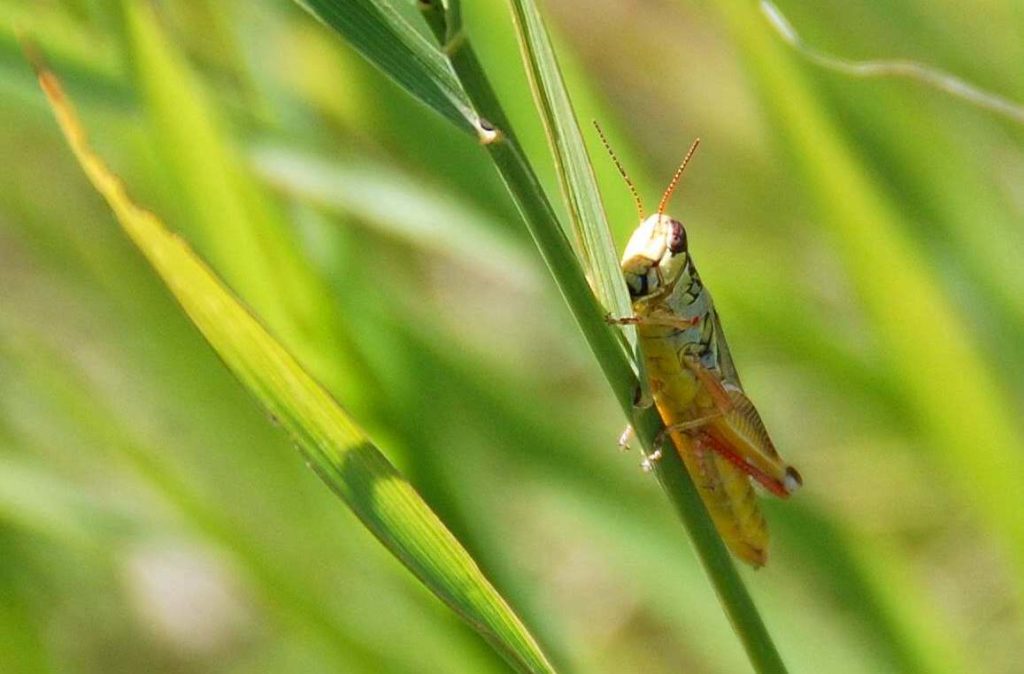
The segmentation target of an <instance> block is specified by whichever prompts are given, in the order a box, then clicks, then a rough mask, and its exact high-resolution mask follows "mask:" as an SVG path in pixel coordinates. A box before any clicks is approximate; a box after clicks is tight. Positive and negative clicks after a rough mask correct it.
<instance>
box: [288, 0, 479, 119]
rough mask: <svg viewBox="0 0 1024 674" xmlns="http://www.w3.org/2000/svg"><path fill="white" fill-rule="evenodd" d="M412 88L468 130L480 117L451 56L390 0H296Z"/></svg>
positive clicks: (371, 59) (395, 78)
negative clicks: (421, 31)
mask: <svg viewBox="0 0 1024 674" xmlns="http://www.w3.org/2000/svg"><path fill="white" fill-rule="evenodd" d="M296 2H297V3H298V4H299V5H300V6H302V7H303V9H305V10H306V11H308V12H309V13H310V14H312V15H313V16H315V17H316V18H317V19H318V20H320V21H321V22H323V23H324V24H325V25H327V26H330V27H331V28H332V29H334V30H335V31H337V32H338V33H340V34H341V35H342V37H344V38H345V39H346V40H347V41H348V42H349V44H351V45H352V46H353V47H355V49H356V50H357V51H358V52H359V53H360V54H362V55H363V56H364V57H365V58H366V59H367V60H368V61H370V62H371V63H373V64H374V65H375V66H377V67H378V68H380V69H381V70H382V71H383V72H384V73H385V74H386V75H387V76H388V77H390V78H391V79H393V80H394V81H395V82H397V83H398V84H399V85H400V86H401V87H403V88H404V89H405V90H406V91H408V92H409V93H410V94H412V95H413V96H415V97H416V98H418V99H419V100H421V101H422V102H423V103H424V104H426V105H427V106H428V107H430V108H432V109H433V110H435V111H436V112H438V113H440V114H441V115H443V116H445V117H447V118H448V119H450V120H451V121H452V122H454V123H455V125H456V126H458V127H459V128H460V129H462V130H463V131H466V132H467V133H479V131H480V118H479V116H478V115H477V114H476V112H475V111H474V109H473V106H472V104H471V103H470V102H469V98H468V97H467V96H466V93H465V91H463V89H462V85H460V84H459V82H458V80H457V79H456V78H455V75H454V74H453V73H452V70H451V66H449V65H448V60H447V59H446V58H445V57H444V55H443V54H442V53H441V51H440V50H438V49H437V47H435V46H433V45H431V44H430V43H429V42H428V41H427V40H426V39H425V38H424V37H423V36H422V35H420V34H419V33H418V32H416V30H415V29H414V28H413V27H412V26H410V25H409V24H408V23H407V22H406V21H405V19H403V18H402V17H401V16H399V14H398V13H397V12H395V10H394V9H393V8H392V7H391V6H390V5H389V4H388V3H387V2H382V1H380V0H350V1H347V2H342V1H341V0H296Z"/></svg>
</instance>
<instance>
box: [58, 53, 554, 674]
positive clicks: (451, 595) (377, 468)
mask: <svg viewBox="0 0 1024 674" xmlns="http://www.w3.org/2000/svg"><path fill="white" fill-rule="evenodd" d="M39 81H40V84H41V85H42V87H43V90H44V91H45V92H46V95H47V97H48V99H49V100H50V104H51V106H52V107H53V110H54V113H55V115H56V117H57V121H58V122H59V123H60V126H61V129H62V130H63V131H64V135H65V136H66V138H67V140H68V143H69V144H70V146H71V149H72V150H73V151H74V153H75V156H76V157H77V158H78V161H79V163H80V164H81V166H82V168H83V169H84V170H85V173H86V175H87V176H88V177H89V180H90V181H91V182H92V184H93V186H94V187H95V188H96V189H97V191H99V193H100V194H102V195H103V197H104V198H105V199H106V200H107V203H108V204H109V205H110V207H111V208H112V209H113V211H114V213H115V215H116V216H117V219H118V221H119V222H120V223H121V226H122V228H123V229H124V231H125V233H126V234H127V235H128V236H129V237H130V238H131V240H132V241H133V242H134V243H135V245H136V246H138V248H139V250H140V251H141V252H142V253H143V255H145V256H146V258H147V259H148V260H149V262H150V263H151V264H152V265H153V267H154V269H155V270H156V271H157V273H158V274H159V275H160V277H161V278H162V279H163V281H164V282H165V283H166V284H167V287H168V288H169V289H170V291H171V292H172V293H173V294H174V296H175V298H176V299H177V300H178V302H179V303H180V304H181V306H182V308H183V309H184V310H185V313H186V314H188V316H189V318H191V320H192V322H193V323H195V325H196V327H197V328H199V330H200V332H201V333H202V334H203V336H204V337H205V338H206V340H207V341H208V342H209V343H210V345H211V346H212V347H213V348H214V350H215V351H216V352H217V353H218V355H220V357H221V358H222V359H223V361H224V363H225V364H226V365H227V366H228V368H229V369H230V370H231V372H232V373H233V374H234V375H235V376H236V377H237V378H238V379H239V380H240V381H241V382H242V383H243V384H244V385H245V386H246V388H248V389H249V390H250V391H251V392H252V393H253V395H255V396H256V398H257V400H259V402H260V403H261V404H262V405H263V406H264V407H265V408H266V409H267V411H268V412H269V413H270V414H271V415H272V416H273V417H274V418H276V419H277V420H278V421H279V422H280V424H281V425H282V426H283V427H284V429H285V430H286V431H287V432H288V433H289V434H290V435H291V437H292V438H293V439H294V440H295V442H296V444H297V445H298V446H299V448H300V449H301V450H302V452H303V453H304V455H305V456H306V458H307V460H308V461H309V463H310V465H311V466H312V468H313V469H314V470H315V471H316V472H317V474H319V475H320V477H321V478H322V479H323V481H324V482H325V483H326V484H327V485H328V486H329V487H330V488H331V489H332V490H333V491H334V492H335V493H336V494H337V495H338V496H340V497H341V498H342V499H343V500H344V501H345V503H346V504H347V505H348V506H349V507H350V508H351V509H352V510H353V512H355V514H356V515H357V516H358V517H359V518H360V520H362V522H363V523H364V524H365V525H366V527H367V528H368V529H369V530H370V531H371V532H373V534H374V535H375V536H376V537H377V538H378V539H379V540H380V541H381V542H382V543H383V544H384V545H385V546H386V547H387V548H388V550H390V551H391V552H392V554H394V555H395V556H396V557H398V558H399V559H400V560H401V561H402V563H403V564H405V565H406V566H407V567H408V568H409V570H410V571H412V572H413V573H414V574H415V575H416V576H417V577H418V578H419V579H420V580H421V581H422V582H423V583H424V584H425V585H426V586H427V587H428V588H429V589H430V590H431V591H432V592H433V593H434V594H436V595H437V596H438V597H439V598H440V599H441V600H442V601H444V602H445V603H446V604H448V605H449V606H450V607H451V608H452V609H454V610H455V611H456V612H458V613H459V615H461V616H462V617H463V618H464V619H465V620H466V621H467V622H469V624H470V625H471V626H472V627H473V628H474V629H476V630H477V631H478V632H479V633H480V634H481V635H482V636H483V637H484V638H485V639H486V640H487V641H488V642H489V643H490V644H491V645H492V646H493V647H494V648H495V649H496V650H497V651H498V652H499V653H501V655H502V656H504V657H505V658H506V659H507V660H508V661H509V662H510V663H511V664H512V665H513V666H514V667H515V668H516V669H518V670H519V671H523V672H552V671H554V670H553V669H552V667H551V665H550V664H549V663H548V662H547V660H546V658H545V657H544V654H543V653H542V652H541V651H540V648H539V646H538V645H537V643H536V641H535V640H534V639H533V637H532V636H531V635H530V634H529V632H527V630H526V628H525V626H524V625H523V624H522V623H521V622H520V620H519V619H518V617H517V616H516V615H515V614H514V613H513V611H512V609H511V608H510V607H509V606H508V604H507V603H506V602H505V601H504V599H503V598H502V597H501V596H500V595H499V594H498V592H497V590H495V588H494V587H493V586H492V585H491V584H490V582H489V581H488V580H487V579H486V578H485V577H484V575H483V573H482V572H481V571H480V569H479V568H478V567H477V565H476V563H475V562H474V561H473V559H472V558H471V557H470V556H469V554H468V553H467V552H466V550H465V549H464V548H463V547H462V546H461V545H460V544H459V541H458V540H457V539H456V538H455V537H454V536H453V535H452V534H451V533H450V532H449V531H448V529H447V528H445V526H444V524H443V523H442V522H441V521H440V520H439V519H438V517H437V516H436V515H435V514H434V513H433V511H431V510H430V508H429V507H428V506H427V504H426V503H425V502H424V501H423V499H422V498H420V496H419V494H418V493H417V492H416V491H415V490H414V489H413V488H412V486H411V485H410V484H409V483H408V482H407V481H406V480H405V479H404V478H403V477H402V476H401V475H400V474H399V473H398V471H397V470H395V468H394V467H393V466H392V465H391V464H390V463H389V462H388V460H387V459H386V458H385V457H384V456H383V455H382V454H381V453H380V451H378V450H377V448H376V447H375V446H374V445H373V443H372V442H371V441H370V440H369V438H367V437H366V436H365V435H364V434H363V432H362V431H361V430H360V429H359V427H358V426H357V425H356V423H355V422H354V421H353V420H352V419H351V418H350V417H349V416H348V414H347V413H346V412H345V411H344V410H343V409H342V408H341V407H340V406H339V405H338V404H337V402H335V400H334V399H333V398H332V397H331V396H330V394H329V393H328V392H327V391H326V390H325V389H324V388H323V387H322V386H320V384H318V383H317V382H316V381H314V380H313V378H312V377H311V376H310V375H309V374H307V373H306V372H305V371H304V370H303V369H302V367H301V366H300V365H299V364H298V362H297V361H296V360H295V358H293V357H292V356H291V354H289V353H288V351H286V350H285V349H284V348H283V347H282V346H281V345H280V344H279V343H278V342H277V341H276V340H275V339H274V338H273V337H272V336H271V335H270V334H269V333H268V332H267V331H266V329H264V328H263V326H262V325H261V324H260V323H259V321H257V320H256V318H255V317H254V316H253V315H252V314H250V313H249V312H248V311H247V309H246V308H245V307H244V306H242V304H241V303H240V302H239V301H238V300H237V299H236V298H235V297H234V296H233V295H232V294H231V293H230V292H229V291H228V289H227V288H226V287H225V286H224V284H223V283H221V281H220V280H219V279H218V278H217V276H216V275H215V274H214V273H213V272H212V271H211V270H210V269H209V267H207V266H206V264H205V263H204V262H203V261H202V260H200V259H199V258H198V257H197V256H196V255H195V253H194V252H193V251H192V250H191V248H189V246H188V244H186V243H185V242H184V241H183V240H182V239H181V238H180V237H178V236H176V235H175V234H173V233H172V232H170V231H168V229H167V228H166V227H165V226H164V224H163V223H162V222H161V221H160V220H159V219H158V218H157V217H156V216H155V215H154V214H153V213H151V212H149V211H147V210H145V209H143V208H140V207H139V206H137V205H136V204H135V203H133V202H132V201H131V199H130V198H129V197H128V194H127V192H126V190H125V187H124V185H123V184H122V183H121V181H120V179H118V178H117V176H115V175H114V174H113V173H112V172H111V171H110V169H109V168H108V167H107V166H106V164H105V163H104V162H103V160H102V159H101V158H100V157H99V156H98V155H96V154H95V153H94V152H93V151H92V149H91V148H90V147H89V145H88V141H87V138H86V135H85V133H84V131H83V129H82V127H81V124H80V123H79V121H78V118H77V115H76V113H75V111H74V109H73V107H72V106H71V104H70V102H69V101H68V99H67V98H65V96H64V93H63V91H62V89H61V87H60V84H59V82H58V81H57V80H56V78H55V77H54V76H53V74H52V73H50V72H49V71H47V70H45V69H43V68H39ZM424 665H425V669H430V667H429V665H428V664H427V663H424Z"/></svg>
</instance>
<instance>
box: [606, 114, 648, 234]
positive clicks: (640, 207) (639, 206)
mask: <svg viewBox="0 0 1024 674" xmlns="http://www.w3.org/2000/svg"><path fill="white" fill-rule="evenodd" d="M594 128H595V129H597V135H598V136H600V137H601V144H602V145H604V149H605V150H607V151H608V155H609V156H610V157H611V158H612V161H613V162H615V168H617V169H619V175H620V176H622V179H623V180H625V181H626V185H627V186H628V187H629V193H630V194H632V195H633V203H634V204H635V205H636V214H637V216H638V220H637V221H638V222H641V221H643V219H644V202H643V201H641V200H640V193H639V192H637V191H636V185H634V184H633V181H632V180H630V178H629V175H627V174H626V169H624V168H622V162H620V161H619V158H618V157H617V156H616V155H615V150H613V149H612V146H611V145H609V144H608V139H607V138H605V136H604V131H602V130H601V125H600V124H598V123H597V120H596V119H595V120H594Z"/></svg>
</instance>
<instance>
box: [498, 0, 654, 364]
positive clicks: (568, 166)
mask: <svg viewBox="0 0 1024 674" xmlns="http://www.w3.org/2000/svg"><path fill="white" fill-rule="evenodd" d="M511 5H512V12H513V15H514V16H515V23H516V30H517V34H518V37H519V45H520V48H521V49H522V52H523V60H524V61H525V62H526V66H527V73H528V74H529V76H530V84H531V86H532V88H533V96H534V100H536V102H537V107H538V108H539V109H540V113H541V118H542V119H543V121H544V128H545V130H546V131H547V135H548V142H549V143H550V145H551V150H552V153H553V154H554V157H555V166H556V167H557V169H558V178H559V182H560V184H561V188H562V196H563V197H564V199H565V201H566V206H567V208H568V211H569V217H570V218H571V225H572V230H573V233H574V234H575V238H576V245H577V254H578V255H579V258H580V260H582V262H583V266H584V269H585V270H586V272H587V277H588V278H589V280H590V283H591V285H592V286H593V288H594V292H595V293H596V294H597V297H598V299H599V300H600V301H601V303H602V304H603V305H604V306H605V308H606V309H607V310H608V311H610V312H611V313H612V314H613V315H615V316H629V315H630V314H632V311H633V309H632V307H631V306H630V302H629V293H628V292H627V291H626V284H625V282H624V281H623V279H622V270H621V268H620V267H619V261H618V260H617V259H616V257H615V242H614V241H613V240H612V235H611V231H610V229H609V227H608V220H607V218H606V217H605V211H604V206H603V205H602V203H601V194H600V193H599V192H598V189H597V180H596V179H595V177H594V169H593V167H592V165H591V163H590V156H589V155H588V154H587V148H586V145H585V144H584V142H583V135H582V134H581V133H580V127H579V123H578V122H577V120H576V115H575V113H574V112H573V107H572V102H571V100H570V99H569V92H568V91H567V90H566V88H565V82H564V80H563V78H562V72H561V70H560V69H559V67H558V59H557V58H556V57H555V51H554V49H553V48H552V46H551V40H550V38H549V37H548V33H547V29H546V28H545V26H544V23H543V21H542V19H541V16H540V13H539V12H538V10H537V6H536V4H534V3H533V2H532V0H511ZM623 332H624V333H625V334H626V335H627V338H628V339H629V342H630V346H631V347H632V348H631V349H630V352H633V350H634V349H635V347H636V331H635V330H634V329H632V328H629V329H627V330H624V331H623Z"/></svg>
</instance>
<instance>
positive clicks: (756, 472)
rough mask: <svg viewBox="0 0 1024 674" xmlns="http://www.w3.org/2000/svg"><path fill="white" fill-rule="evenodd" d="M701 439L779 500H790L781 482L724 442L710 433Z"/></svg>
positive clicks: (705, 433)
mask: <svg viewBox="0 0 1024 674" xmlns="http://www.w3.org/2000/svg"><path fill="white" fill-rule="evenodd" d="M700 436H701V438H702V439H703V440H704V441H705V443H706V446H707V447H709V448H711V449H712V450H713V451H714V452H715V453H717V454H718V455H719V456H721V457H722V458H723V459H725V460H726V461H728V462H729V463H731V464H733V465H734V466H736V467H737V468H739V469H740V470H742V471H743V472H744V473H746V474H747V475H749V476H750V477H752V478H754V479H755V480H757V482H758V483H759V484H760V485H761V486H763V487H764V488H765V489H767V490H768V491H770V492H771V493H773V494H775V495H776V496H778V497H779V498H788V497H789V492H788V491H786V487H785V486H784V485H783V484H782V482H781V481H780V480H777V479H775V478H774V477H772V476H771V475H769V474H768V473H766V472H764V471H763V470H761V469H760V468H758V467H757V466H754V465H751V464H749V463H747V461H746V460H745V459H744V458H743V457H742V456H740V455H739V454H737V453H736V452H735V450H733V449H732V447H730V446H729V445H728V444H727V443H726V442H725V441H724V440H722V439H721V438H718V437H716V436H714V435H712V434H710V433H708V432H703V433H701V434H700Z"/></svg>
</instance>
